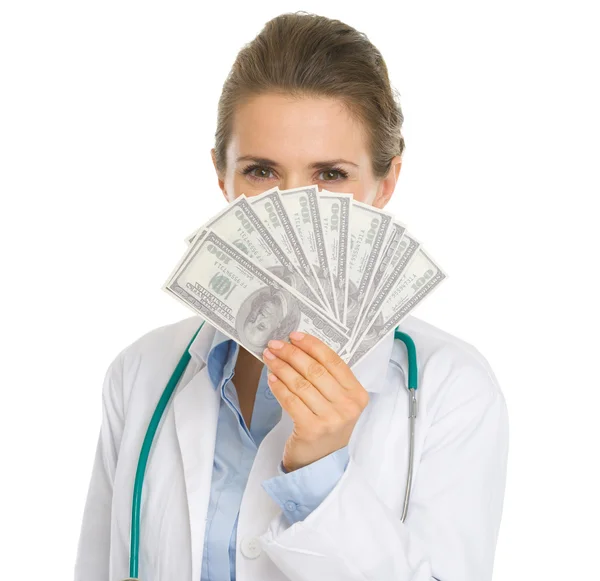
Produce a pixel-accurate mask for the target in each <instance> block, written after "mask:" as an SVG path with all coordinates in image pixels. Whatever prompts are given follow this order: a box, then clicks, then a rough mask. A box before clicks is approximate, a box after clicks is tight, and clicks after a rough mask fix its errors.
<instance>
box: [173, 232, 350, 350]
mask: <svg viewBox="0 0 600 581" xmlns="http://www.w3.org/2000/svg"><path fill="white" fill-rule="evenodd" d="M280 268H282V269H283V267H280ZM163 290H164V291H165V292H167V293H169V294H170V295H172V296H173V297H175V298H176V299H177V300H179V301H180V302H182V303H183V304H184V305H186V306H187V307H189V308H191V309H192V310H194V311H195V312H197V313H198V314H200V315H201V316H202V317H204V318H205V319H206V320H207V321H209V322H210V323H211V324H212V325H214V326H215V327H216V328H218V329H220V330H221V331H222V332H223V333H225V334H226V335H227V336H228V337H230V338H232V339H233V340H234V341H237V342H238V343H239V344H241V345H242V346H243V347H244V348H245V349H247V350H248V351H249V352H250V353H252V354H253V355H254V356H255V357H256V358H257V359H259V360H260V361H262V360H263V359H262V352H263V350H264V349H265V348H266V346H267V343H268V341H269V340H270V339H280V340H282V341H287V340H288V336H289V333H290V332H291V331H295V330H297V331H301V332H304V333H310V334H311V335H314V336H316V337H318V338H319V339H321V340H322V341H323V342H325V343H326V344H327V345H329V346H330V347H331V348H332V349H333V350H334V351H336V352H337V353H340V352H342V350H343V349H344V347H345V345H346V344H347V342H348V340H349V336H348V334H347V333H345V332H344V329H343V328H341V326H340V324H339V323H338V322H337V321H335V320H332V319H330V318H328V317H326V316H324V315H323V313H322V312H319V311H317V310H316V309H314V308H313V307H312V306H311V305H310V304H309V303H308V302H307V301H306V300H305V299H304V298H303V297H302V296H301V295H300V294H298V293H297V291H296V290H295V289H294V288H293V287H291V286H289V285H287V284H285V283H284V282H281V281H280V280H278V279H277V278H276V277H275V276H274V275H273V274H272V272H271V271H269V270H267V269H265V268H261V267H260V266H259V265H257V264H256V263H254V262H253V261H252V259H250V258H249V257H248V255H246V254H244V253H243V252H241V251H240V250H239V248H237V247H236V246H234V245H232V244H230V243H228V242H226V241H225V240H224V239H223V238H222V237H220V236H219V235H218V234H217V233H216V232H214V231H213V230H207V231H206V232H202V233H200V235H199V236H198V239H197V240H195V241H194V244H193V251H192V252H191V253H190V256H189V257H188V259H187V260H185V261H184V263H183V265H182V267H180V268H179V269H178V270H177V272H175V273H174V274H173V276H172V277H170V279H169V280H168V281H167V282H166V283H165V285H164V286H163Z"/></svg>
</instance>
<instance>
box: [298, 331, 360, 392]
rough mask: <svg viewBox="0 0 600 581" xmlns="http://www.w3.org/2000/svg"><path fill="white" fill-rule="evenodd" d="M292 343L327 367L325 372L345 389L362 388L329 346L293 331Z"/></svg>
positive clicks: (310, 336)
mask: <svg viewBox="0 0 600 581" xmlns="http://www.w3.org/2000/svg"><path fill="white" fill-rule="evenodd" d="M290 341H291V342H292V345H295V346H296V347H298V348H300V349H301V350H302V351H304V352H305V353H307V354H308V355H310V356H311V357H312V358H313V359H316V360H317V361H318V362H319V363H321V365H323V366H324V367H325V369H327V372H328V373H329V374H330V375H331V376H332V377H333V378H335V380H336V381H337V382H338V383H339V384H340V385H341V386H342V387H343V388H345V389H348V390H355V389H359V388H362V386H361V385H360V382H359V381H358V379H356V376H355V375H354V373H352V370H351V369H350V367H348V365H347V364H346V362H345V361H344V360H343V359H342V358H341V357H340V356H339V355H338V354H337V353H336V352H335V351H334V350H333V349H331V347H329V346H328V345H326V344H325V343H323V341H321V340H320V339H317V337H315V336H314V335H310V334H308V333H299V332H297V331H294V332H293V333H290Z"/></svg>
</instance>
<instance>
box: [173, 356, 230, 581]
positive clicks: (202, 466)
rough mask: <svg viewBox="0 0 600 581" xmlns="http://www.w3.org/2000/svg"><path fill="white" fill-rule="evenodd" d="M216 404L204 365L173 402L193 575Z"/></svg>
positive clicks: (198, 561)
mask: <svg viewBox="0 0 600 581" xmlns="http://www.w3.org/2000/svg"><path fill="white" fill-rule="evenodd" d="M219 404H220V398H219V393H218V392H217V391H216V390H215V389H214V388H213V386H212V384H211V381H210V378H209V376H208V370H207V367H206V366H204V367H202V369H200V371H198V372H197V373H196V374H195V375H194V376H193V377H192V379H191V380H190V381H189V382H188V383H187V384H186V385H185V386H184V387H183V388H182V389H181V391H179V392H178V393H177V395H176V397H175V400H174V404H173V405H174V415H175V430H176V432H177V440H178V442H179V448H180V450H181V457H182V462H183V471H184V478H185V489H186V493H187V501H188V502H187V503H188V507H189V522H190V543H191V546H190V552H191V557H192V579H200V572H201V567H202V551H203V547H204V533H205V526H206V514H207V511H208V503H209V500H210V487H211V480H212V467H213V462H214V449H215V437H216V433H217V421H218V416H219Z"/></svg>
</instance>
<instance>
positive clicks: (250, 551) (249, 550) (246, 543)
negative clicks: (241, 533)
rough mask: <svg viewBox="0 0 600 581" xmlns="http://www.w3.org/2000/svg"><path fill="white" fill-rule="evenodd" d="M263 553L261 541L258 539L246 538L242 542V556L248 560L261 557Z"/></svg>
mask: <svg viewBox="0 0 600 581" xmlns="http://www.w3.org/2000/svg"><path fill="white" fill-rule="evenodd" d="M261 552H262V549H261V546H260V541H259V540H258V538H257V537H246V538H245V539H243V540H242V555H244V557H248V559H256V558H257V557H260V554H261Z"/></svg>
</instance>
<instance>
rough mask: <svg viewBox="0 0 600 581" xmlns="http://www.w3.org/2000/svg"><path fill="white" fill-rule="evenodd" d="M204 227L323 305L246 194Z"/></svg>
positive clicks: (310, 298) (309, 298)
mask: <svg viewBox="0 0 600 581" xmlns="http://www.w3.org/2000/svg"><path fill="white" fill-rule="evenodd" d="M203 229H204V230H214V231H215V232H216V233H217V234H218V235H219V236H221V237H222V238H223V239H224V240H225V241H226V242H229V243H230V244H233V246H236V247H237V248H238V249H239V250H241V251H242V252H243V253H244V254H247V255H248V256H250V257H251V258H252V259H253V260H254V261H255V262H256V263H257V264H258V265H259V266H262V267H263V268H267V269H271V270H272V272H274V273H278V274H277V276H279V277H280V278H281V280H283V281H284V282H285V283H286V284H289V285H290V286H292V287H293V288H294V289H296V291H298V292H299V293H300V294H301V295H302V296H303V297H305V298H306V299H307V300H308V301H310V302H311V303H313V304H314V305H315V306H317V307H320V308H322V307H321V305H322V303H321V301H320V300H319V298H318V297H317V295H316V294H315V293H314V291H313V290H312V289H311V288H310V285H309V284H308V282H307V281H306V279H305V278H304V277H303V275H302V273H301V272H300V270H299V269H298V268H296V267H295V266H294V263H293V262H292V260H291V259H290V257H289V255H287V254H286V253H285V251H284V250H283V249H282V248H281V246H279V244H278V243H277V241H276V240H275V239H274V238H273V236H272V235H271V234H270V232H269V230H268V229H267V227H266V226H265V225H264V224H263V222H262V220H261V219H260V218H259V216H258V215H257V214H256V212H255V211H254V210H253V209H252V207H251V205H250V203H249V198H246V196H244V195H241V196H239V197H238V198H236V199H235V200H234V201H233V202H231V203H230V204H229V205H228V206H227V207H226V208H224V209H223V210H221V212H219V213H218V214H217V215H216V216H214V217H213V218H211V219H210V220H209V221H208V222H206V223H205V224H204V226H203ZM194 241H195V239H194ZM188 250H189V249H188ZM280 267H282V268H280Z"/></svg>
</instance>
